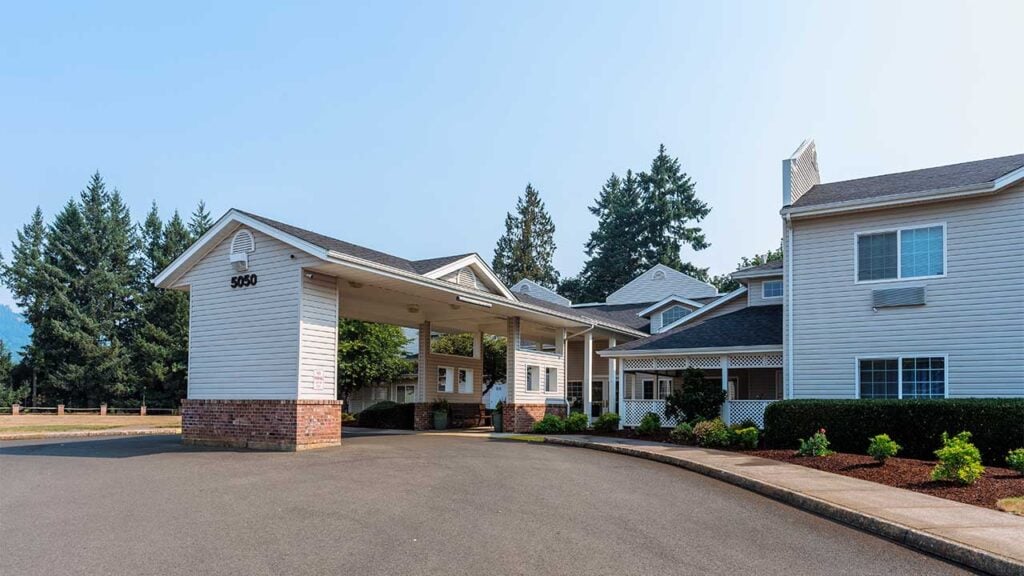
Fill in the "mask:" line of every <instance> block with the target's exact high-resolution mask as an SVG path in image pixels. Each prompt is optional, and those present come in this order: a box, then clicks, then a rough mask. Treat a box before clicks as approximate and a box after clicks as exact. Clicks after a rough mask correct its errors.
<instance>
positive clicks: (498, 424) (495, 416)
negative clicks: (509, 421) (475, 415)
mask: <svg viewBox="0 0 1024 576" xmlns="http://www.w3.org/2000/svg"><path fill="white" fill-rule="evenodd" d="M504 413H505V403H504V402H498V403H497V404H495V405H494V411H493V412H491V422H493V423H494V431H495V432H504V431H505V422H504V420H503V415H504Z"/></svg>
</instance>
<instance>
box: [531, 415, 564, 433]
mask: <svg viewBox="0 0 1024 576" xmlns="http://www.w3.org/2000/svg"><path fill="white" fill-rule="evenodd" d="M533 431H534V432H536V433H537V434H561V433H563V432H565V420H562V419H561V418H559V417H558V416H555V415H554V414H547V415H545V416H544V417H543V418H541V419H540V420H539V421H537V422H534V423H533Z"/></svg>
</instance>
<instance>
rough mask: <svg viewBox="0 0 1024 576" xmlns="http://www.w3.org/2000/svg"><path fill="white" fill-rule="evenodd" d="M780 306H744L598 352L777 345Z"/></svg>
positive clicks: (626, 353)
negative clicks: (696, 322)
mask: <svg viewBox="0 0 1024 576" xmlns="http://www.w3.org/2000/svg"><path fill="white" fill-rule="evenodd" d="M781 346H782V306H748V307H746V308H743V309H741V310H737V311H736V312H730V313H728V314H722V315H721V316H715V317H713V318H710V319H708V320H705V321H703V322H700V323H698V324H693V325H687V324H684V325H682V326H680V327H679V328H675V329H673V330H669V331H668V332H664V333H661V334H655V335H653V336H648V337H647V338H641V339H639V340H633V341H632V342H626V343H625V344H622V345H620V346H616V347H615V348H611V349H609V350H602V351H600V352H598V354H600V355H601V356H629V355H630V353H637V352H644V353H647V354H650V353H652V352H657V351H658V350H665V351H672V353H676V354H677V353H679V351H680V350H690V349H692V350H694V352H700V351H701V350H704V349H723V348H748V347H766V348H768V347H781Z"/></svg>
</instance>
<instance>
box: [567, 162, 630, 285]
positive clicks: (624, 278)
mask: <svg viewBox="0 0 1024 576" xmlns="http://www.w3.org/2000/svg"><path fill="white" fill-rule="evenodd" d="M641 208H642V206H641V204H640V188H639V181H638V179H637V177H636V176H635V175H634V174H633V171H632V170H630V171H627V172H626V177H625V179H620V178H619V177H618V176H617V175H615V174H612V175H611V176H610V177H609V178H608V180H607V181H606V182H605V184H604V186H603V187H602V188H601V192H600V194H599V195H598V198H597V200H596V201H595V202H594V205H593V206H590V207H589V210H590V213H591V214H593V215H594V216H597V229H596V230H594V231H593V232H591V233H590V239H588V240H587V243H586V245H585V248H586V254H587V257H588V260H587V262H586V264H585V265H584V267H583V272H582V274H581V277H580V292H581V293H580V294H578V296H579V298H580V301H586V302H597V301H603V300H604V299H605V297H607V296H608V294H610V293H612V292H614V291H615V290H617V289H619V288H620V287H622V286H624V285H625V284H626V283H628V282H629V281H630V280H632V279H633V278H635V277H636V276H637V275H638V274H640V273H641V272H643V270H644V262H643V253H642V249H643V246H642V245H641V243H640V233H641V230H640V226H641V224H642V221H641V217H642V216H643V213H642V212H641Z"/></svg>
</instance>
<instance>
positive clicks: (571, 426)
mask: <svg viewBox="0 0 1024 576" xmlns="http://www.w3.org/2000/svg"><path fill="white" fill-rule="evenodd" d="M588 426H590V422H588V421H587V415H586V414H584V413H583V412H573V413H572V414H569V417H568V418H566V419H565V431H566V433H568V434H579V433H580V432H586V431H587V427H588Z"/></svg>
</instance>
